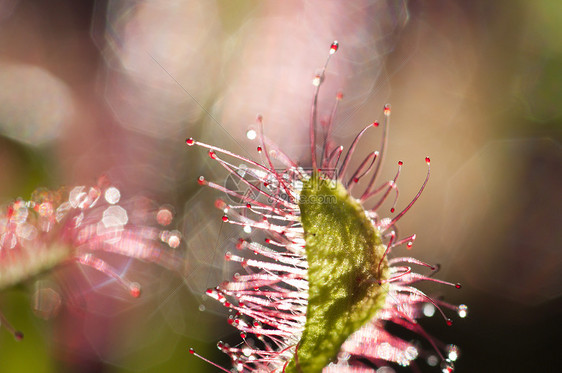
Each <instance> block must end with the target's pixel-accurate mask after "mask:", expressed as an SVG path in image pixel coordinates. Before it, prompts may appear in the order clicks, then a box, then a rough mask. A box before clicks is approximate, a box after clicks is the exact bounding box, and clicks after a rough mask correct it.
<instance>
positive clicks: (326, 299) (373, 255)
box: [186, 42, 467, 373]
mask: <svg viewBox="0 0 562 373" xmlns="http://www.w3.org/2000/svg"><path fill="white" fill-rule="evenodd" d="M337 50H338V43H337V42H334V43H333V44H332V45H331V47H330V53H329V57H328V60H327V61H326V64H325V65H324V69H323V70H322V72H321V73H320V74H318V75H317V76H315V78H314V79H313V84H314V86H315V92H314V96H313V105H312V110H311V115H310V132H309V136H310V159H311V164H310V165H309V166H306V167H305V166H304V165H302V164H299V163H298V162H296V161H294V160H292V159H290V157H288V156H287V155H285V154H284V153H283V151H282V150H281V149H279V148H278V147H277V146H276V145H275V143H274V142H273V141H271V140H270V139H268V138H267V137H266V136H265V135H264V131H263V119H262V118H261V117H258V124H259V130H258V131H254V130H250V131H249V132H248V133H247V135H248V138H250V139H252V138H255V139H257V140H258V141H259V145H258V146H257V152H258V153H259V154H260V160H259V161H254V160H252V159H248V158H245V157H242V156H240V155H237V154H235V153H232V152H230V151H228V150H224V149H221V148H218V147H215V146H213V145H208V144H205V143H202V142H199V141H197V140H195V139H193V138H188V139H187V140H186V142H187V145H189V146H193V145H197V146H199V147H202V148H205V149H207V150H208V152H209V156H210V157H211V158H212V159H214V160H215V161H217V162H218V164H219V165H221V166H222V167H224V168H225V169H226V170H227V171H228V172H229V173H230V175H231V177H236V178H238V179H239V181H240V182H241V183H243V184H244V185H245V186H247V188H248V190H249V191H251V192H252V193H250V194H243V193H240V192H239V191H236V190H231V189H229V188H227V187H225V186H222V185H220V184H218V183H215V182H212V181H208V180H206V179H205V178H204V177H200V178H199V183H200V184H201V185H207V186H210V187H212V188H215V189H217V190H219V191H221V192H223V193H225V194H227V195H228V196H229V202H228V203H227V202H226V201H222V200H219V201H218V202H217V206H218V207H219V208H220V209H222V210H223V211H224V216H223V217H222V220H223V221H224V222H228V223H230V224H234V225H238V226H240V227H241V229H243V230H244V231H246V232H250V231H252V230H259V231H262V232H263V233H264V234H265V236H266V239H265V242H256V241H252V240H246V239H240V240H239V242H238V244H237V245H236V252H227V253H226V258H225V259H226V260H227V261H231V262H236V263H239V264H240V265H241V266H242V268H243V269H244V270H245V273H243V274H241V273H237V274H235V276H234V278H233V279H232V280H231V281H226V282H223V283H222V284H220V285H218V286H217V287H215V288H212V289H209V290H208V291H207V295H208V296H210V297H212V298H214V299H216V300H218V301H219V302H220V303H222V304H223V305H224V306H225V307H227V308H229V309H230V310H231V311H232V312H233V313H232V315H231V316H230V317H229V319H228V323H229V324H230V325H232V326H234V327H235V328H237V329H238V330H239V331H240V337H241V342H240V343H238V344H236V345H229V344H227V343H223V342H219V343H218V348H219V349H220V350H221V351H223V352H224V353H226V354H228V356H229V357H230V359H231V360H232V367H233V370H235V371H239V372H254V371H255V372H307V373H308V372H374V371H375V370H376V369H377V368H378V367H381V366H384V365H385V364H387V362H392V363H396V364H398V365H401V366H408V365H410V364H411V363H412V361H413V360H415V359H416V358H417V357H418V356H423V355H425V356H430V355H431V354H430V353H428V352H427V351H425V350H424V349H423V348H421V347H420V345H419V344H417V343H415V342H412V341H406V340H403V339H402V338H400V337H399V336H397V335H393V334H392V333H391V332H389V331H388V330H387V326H388V325H389V324H395V325H398V326H399V327H401V328H403V329H406V330H409V331H410V332H414V333H415V334H417V335H419V336H420V337H421V338H422V339H425V340H426V341H428V342H429V345H431V346H432V348H431V349H432V350H434V351H435V353H436V354H437V355H438V357H439V358H440V360H441V369H442V370H443V371H444V372H452V371H453V369H454V367H453V361H454V360H455V359H456V358H457V356H458V349H457V348H456V346H454V345H447V346H446V345H444V344H443V343H441V342H439V341H437V340H435V339H434V338H432V337H430V336H429V335H428V334H427V333H426V332H425V331H424V329H423V328H422V327H421V326H420V325H419V324H418V322H417V319H418V318H420V317H421V316H423V314H424V312H423V310H424V308H426V309H427V307H430V308H433V309H435V308H436V309H437V310H438V311H439V312H440V313H441V315H442V316H443V318H444V320H445V323H446V324H448V325H451V324H452V321H451V319H449V317H448V316H446V313H445V312H444V311H443V310H445V309H449V310H453V311H457V312H458V313H459V315H460V316H461V317H464V316H466V313H467V309H466V306H464V305H460V306H454V305H451V304H448V303H445V302H443V301H441V300H437V299H433V298H431V297H430V296H428V295H426V294H425V293H423V292H422V291H421V290H419V289H418V288H417V287H416V286H415V285H416V284H417V283H419V282H421V281H431V282H435V283H440V284H445V285H450V286H453V287H456V288H460V284H452V283H448V282H445V281H441V280H438V279H435V278H433V277H432V275H433V274H434V272H436V271H437V266H433V265H431V264H428V263H424V262H422V261H420V260H417V259H415V258H412V257H405V256H399V257H393V256H392V251H393V249H395V248H396V247H398V246H402V245H405V246H406V247H407V248H408V249H409V248H411V246H412V244H413V242H414V240H415V238H416V236H415V235H410V236H407V237H399V236H398V233H397V228H396V225H397V223H398V222H399V220H400V219H401V218H402V217H403V216H404V214H406V213H407V212H408V211H410V210H411V208H412V206H413V205H414V203H415V202H416V201H417V200H418V198H420V195H421V194H422V192H423V190H424V188H425V187H426V185H427V182H428V180H429V176H430V159H429V157H426V158H425V163H426V167H427V176H426V178H425V180H424V181H423V182H422V183H421V186H420V188H419V191H418V192H417V194H416V195H415V197H414V198H413V199H412V200H411V201H410V202H409V203H408V204H407V205H406V207H405V208H403V209H402V210H401V211H395V208H396V205H397V197H398V186H397V179H398V176H399V174H400V171H401V168H402V165H403V163H402V162H401V161H400V162H398V170H397V172H396V174H395V176H394V178H393V179H392V180H389V181H379V176H380V171H381V167H382V163H383V160H384V156H385V149H386V147H387V131H388V126H389V123H390V114H391V109H390V105H385V106H384V109H383V114H384V121H383V123H382V125H379V123H378V122H374V123H372V124H369V125H368V126H366V127H365V128H363V129H362V130H361V131H360V132H359V133H358V134H357V136H356V137H355V139H354V140H353V142H352V143H351V145H350V146H349V148H348V149H347V150H346V151H344V147H343V146H340V145H336V144H334V141H333V139H332V137H331V126H332V122H333V118H334V114H335V111H336V108H337V103H338V102H339V101H340V100H341V99H342V98H343V95H342V94H341V93H338V94H337V96H336V104H335V107H334V109H333V111H332V113H331V115H330V120H329V121H328V122H327V125H319V123H318V122H319V121H318V118H317V117H318V113H317V102H318V95H319V91H320V87H321V85H322V82H323V80H324V77H325V76H324V72H325V69H326V66H327V64H328V61H329V59H330V56H331V55H333V54H334V53H335V52H336V51H337ZM375 127H382V131H383V135H382V144H381V145H380V148H379V150H376V151H372V152H370V153H368V154H367V155H366V156H365V158H364V159H362V160H361V161H360V162H359V163H358V166H357V167H351V164H352V159H353V158H354V157H355V154H356V153H355V150H356V147H357V144H358V142H359V141H360V139H361V137H362V135H363V134H364V133H365V132H366V131H368V130H370V129H373V128H375ZM240 162H242V163H241V164H239V163H240ZM235 200H238V201H240V203H236V202H233V201H235ZM387 200H392V201H389V203H392V208H391V210H390V212H391V216H384V215H383V214H382V212H381V206H382V205H383V203H384V202H385V201H387ZM424 273H425V274H424ZM191 353H192V354H195V355H197V356H199V355H198V354H196V353H195V351H193V350H191ZM431 356H432V357H433V363H432V365H436V364H437V363H438V360H437V358H436V356H434V355H431ZM199 357H201V356H199ZM201 358H203V357H201ZM203 359H204V360H206V359H205V358H203ZM207 361H208V360H207ZM428 361H429V360H428ZM212 364H214V363H212ZM430 364H431V362H430ZM215 366H217V368H219V369H222V370H224V371H227V372H228V371H229V370H226V369H225V368H222V367H219V366H218V365H216V364H215Z"/></svg>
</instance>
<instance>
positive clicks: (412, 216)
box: [0, 0, 562, 372]
mask: <svg viewBox="0 0 562 373" xmlns="http://www.w3.org/2000/svg"><path fill="white" fill-rule="evenodd" d="M561 23H562V2H560V1H556V0H550V1H549V0H539V1H533V2H529V1H523V0H515V1H511V0H510V1H507V0H498V1H493V2H491V1H486V0H473V1H462V0H454V1H451V0H437V1H429V0H427V1H424V0H421V1H408V2H405V1H390V0H389V1H382V0H379V1H357V2H353V3H348V2H332V1H328V2H324V1H305V2H301V1H287V2H276V1H272V0H268V1H257V0H256V1H249V0H247V1H235V2H230V1H219V0H217V1H117V0H113V1H111V0H106V1H81V2H75V1H70V0H48V1H43V2H34V1H23V0H20V1H18V0H5V1H1V2H0V170H1V173H0V175H1V176H0V177H1V182H0V200H1V201H2V203H4V202H6V203H7V202H9V201H11V200H13V199H14V198H16V197H18V196H21V197H24V198H28V197H29V195H30V194H31V192H32V191H33V190H34V189H36V188H37V187H39V186H46V187H50V188H57V187H58V186H60V185H90V184H92V183H94V182H95V180H96V178H97V177H98V176H99V175H101V174H107V175H108V176H109V177H110V178H111V179H112V180H113V181H114V182H115V183H116V185H118V186H119V187H120V188H121V190H122V191H123V192H124V193H126V194H128V195H137V194H139V193H142V194H143V195H147V196H149V197H150V198H152V199H155V200H157V201H158V202H159V203H167V204H170V205H172V206H174V209H175V211H176V216H177V219H176V220H177V222H176V224H177V226H178V229H180V230H181V232H182V235H183V237H184V243H183V245H182V248H181V250H184V252H185V257H186V260H187V262H188V264H187V273H186V274H185V276H183V278H182V276H179V275H175V274H167V273H166V272H165V271H161V270H158V269H154V268H152V267H151V266H150V265H146V266H147V267H143V264H142V263H140V264H138V266H139V267H138V269H137V271H138V272H137V273H143V272H145V271H146V273H148V272H150V273H152V274H153V275H154V276H153V278H154V288H155V289H156V290H154V291H153V292H152V294H149V296H148V297H147V298H146V299H145V300H142V301H140V302H138V303H136V304H134V305H130V304H129V303H127V302H124V303H123V304H120V305H118V306H115V307H116V308H115V309H116V310H118V312H117V311H115V312H114V313H113V314H111V313H109V312H108V313H107V314H105V311H104V309H103V307H101V306H100V307H99V309H96V306H95V304H93V306H92V304H91V303H90V304H89V305H88V307H82V306H76V303H77V302H78V303H80V299H79V298H80V297H78V300H77V299H75V297H74V296H69V297H68V299H66V298H65V299H64V301H65V304H66V305H65V306H64V307H63V309H62V310H61V311H60V312H59V314H58V315H56V316H55V317H53V318H52V319H50V320H42V319H41V318H38V317H37V316H36V315H34V313H33V311H32V310H33V308H34V307H33V297H32V294H33V292H34V289H36V287H37V286H38V285H37V284H36V283H34V280H35V279H32V280H30V281H29V283H26V284H22V285H21V286H19V287H17V288H14V289H9V290H6V291H3V292H2V294H1V296H0V309H1V310H2V312H3V313H4V314H5V316H6V317H7V318H8V319H9V320H10V321H11V323H12V324H14V325H15V326H16V327H17V328H18V329H21V330H23V331H24V332H25V335H26V337H25V339H24V340H23V341H21V342H16V341H14V339H13V338H12V336H11V335H9V334H8V333H7V332H6V331H5V330H3V329H0V372H74V371H76V372H132V371H139V372H157V371H158V372H161V371H164V372H216V371H218V370H217V369H216V368H214V367H212V366H210V365H208V364H206V363H204V362H203V361H201V360H199V359H196V358H194V357H193V356H191V355H190V354H189V353H188V348H189V347H194V348H195V349H196V350H197V351H198V352H199V353H200V354H202V355H204V356H206V357H209V358H210V359H212V360H213V361H216V362H218V363H219V364H221V365H222V366H228V364H229V362H228V359H227V358H226V357H225V356H223V355H222V354H221V353H220V352H219V351H218V350H217V349H216V347H215V346H216V342H217V340H218V339H221V338H226V339H228V338H233V337H232V335H233V334H235V333H234V330H233V329H230V328H229V327H228V325H227V323H226V320H225V319H224V316H225V313H224V312H223V311H221V310H220V308H219V307H215V306H214V305H213V304H212V302H207V301H206V300H205V299H204V298H202V295H201V294H203V292H204V290H205V289H206V288H207V287H211V286H214V285H215V284H218V283H219V282H220V281H221V280H222V279H225V278H227V277H228V276H229V272H228V268H225V267H224V265H223V264H222V257H223V254H224V252H225V251H226V250H227V249H228V247H229V244H230V242H231V241H232V238H233V237H235V234H236V233H235V231H234V230H231V231H226V230H225V231H221V232H220V233H217V232H219V230H220V229H221V228H220V222H219V219H220V212H219V211H215V210H214V209H213V206H212V204H213V199H214V198H215V197H216V194H215V193H213V192H212V191H210V190H203V191H202V190H200V189H199V188H198V187H197V183H196V180H197V177H198V176H199V175H205V176H206V177H207V178H213V177H215V180H220V178H221V177H224V174H221V173H220V170H218V165H216V164H215V163H211V162H209V160H208V159H207V157H206V155H205V154H203V153H204V152H198V151H193V150H187V149H186V148H185V144H184V139H185V138H186V137H189V136H193V137H197V138H201V139H203V140H204V141H206V142H208V143H209V142H210V143H214V144H217V145H219V146H223V147H227V148H229V149H232V150H234V151H237V152H239V153H240V154H242V155H247V154H249V153H250V150H249V149H252V151H253V149H254V148H255V145H254V144H252V143H250V142H249V141H248V140H247V139H245V138H244V133H245V131H246V129H247V128H249V126H251V125H252V124H253V121H254V118H255V115H256V114H257V113H258V112H260V113H262V114H264V118H265V120H266V132H267V133H268V135H269V136H270V137H271V138H273V139H274V140H275V141H276V142H278V143H279V144H280V145H281V147H282V148H283V149H286V150H287V152H289V153H290V154H291V155H293V156H295V157H296V158H299V159H300V158H302V157H303V154H305V150H304V149H306V146H307V140H306V131H307V129H306V122H307V115H308V114H307V111H308V109H309V107H310V102H311V87H310V78H311V77H312V76H313V74H314V71H315V70H316V69H317V68H318V67H321V66H322V64H323V63H324V60H325V58H326V54H327V50H328V48H329V45H330V43H331V41H332V40H334V39H337V40H338V41H339V42H340V46H341V49H340V51H339V52H338V54H337V55H336V56H334V58H333V61H332V62H331V65H330V67H329V69H328V74H327V82H326V88H325V92H327V93H326V96H325V97H321V98H322V101H321V103H320V110H321V111H322V110H324V111H326V110H328V108H329V107H330V105H331V102H332V100H333V99H332V97H334V94H335V92H336V90H338V89H342V90H343V92H344V95H345V98H344V102H343V104H342V105H343V106H342V110H341V111H340V114H339V116H338V117H337V119H336V127H335V135H336V136H337V137H338V138H339V139H341V141H342V142H343V143H345V144H348V143H349V142H350V141H351V140H352V139H353V136H354V134H355V133H356V132H357V131H358V130H359V129H360V128H362V127H363V126H364V124H365V123H368V122H370V121H372V120H373V119H377V118H380V114H381V113H380V112H381V110H380V109H381V108H382V105H383V104H384V103H386V102H391V103H392V107H393V124H392V129H391V131H390V132H391V135H390V140H389V149H390V150H389V154H388V156H387V160H388V162H389V165H388V166H387V170H386V172H387V173H388V175H391V174H392V173H393V172H394V170H393V167H394V164H395V163H394V162H395V161H396V160H398V159H402V160H404V162H405V164H406V165H407V166H408V167H407V168H406V169H405V171H404V173H403V175H402V176H401V178H402V180H401V183H400V188H401V203H402V206H404V205H405V204H406V203H407V201H408V200H409V198H411V197H409V196H413V195H414V194H415V192H416V191H417V189H418V188H419V185H420V183H421V180H423V175H424V173H425V168H424V166H423V163H422V161H423V157H424V156H425V155H426V153H429V154H430V155H431V159H432V172H433V174H432V178H431V181H430V184H429V186H428V189H427V190H426V191H425V192H424V195H423V197H422V199H421V200H420V201H419V202H418V203H417V204H416V206H415V208H414V209H413V210H412V212H411V213H409V214H408V215H407V216H406V217H405V218H404V219H403V222H402V225H401V226H400V227H401V232H402V234H406V233H408V232H416V233H417V237H418V239H417V241H416V245H415V246H414V248H415V250H414V251H413V252H412V255H413V256H415V257H418V258H421V259H424V260H427V261H429V262H439V263H441V264H442V268H443V269H442V271H441V273H440V278H443V279H445V280H448V281H452V282H461V283H463V285H464V286H463V289H462V290H460V291H452V290H450V289H442V288H439V287H436V286H434V285H432V286H430V287H428V288H427V290H428V291H429V292H431V293H435V292H437V293H438V294H441V295H444V296H445V298H446V299H447V300H448V301H450V302H452V303H455V304H458V303H466V304H467V305H468V306H469V309H470V313H469V317H468V318H467V319H464V320H459V321H458V322H455V324H454V325H453V326H452V327H450V328H448V327H446V326H445V323H444V322H442V321H441V320H438V319H437V318H436V317H434V318H433V319H430V320H425V321H422V323H423V325H424V326H425V327H427V329H428V330H429V332H430V334H433V335H434V336H436V337H437V338H438V339H440V340H443V341H445V342H446V343H455V344H456V345H458V346H459V347H460V348H461V352H462V355H461V358H460V360H459V362H458V363H457V371H458V372H555V371H558V369H559V366H560V365H559V363H560V362H561V361H560V358H559V353H558V347H559V345H560V343H558V342H556V341H558V340H559V336H560V332H562V330H561V327H560V325H561V323H560V321H559V320H560V318H561V317H562V312H561V311H562V302H561V298H560V295H561V291H562V275H561V273H562V272H561V271H560V268H561V266H562V237H561V236H562V233H561V231H562V230H561V229H560V227H561V226H562V217H561V213H560V212H561V211H562V198H560V190H562V176H561V175H562V151H561V147H560V139H561V137H562V28H560V24H561ZM328 96H329V97H328ZM371 140H372V141H371ZM378 143H379V142H378V137H377V135H373V137H372V138H369V141H367V144H364V146H365V147H364V148H363V149H362V151H365V152H366V151H367V150H368V149H371V148H372V147H373V146H372V144H378ZM375 146H376V145H375ZM251 154H253V153H251ZM303 161H306V159H304V160H303ZM207 222H208V223H207ZM217 236H218V238H217ZM159 271H160V272H159ZM76 272H78V273H80V269H76V268H63V269H62V270H60V271H58V272H57V273H55V274H50V275H49V276H47V279H48V280H53V281H60V283H62V284H64V283H65V276H76ZM68 273H70V275H68ZM84 276H86V277H87V273H86V275H84ZM66 278H67V280H66V281H68V277H66ZM40 280H41V281H46V280H45V279H44V278H42V279H40ZM71 281H72V280H71ZM424 289H425V288H424ZM63 292H64V290H63ZM88 299H89V302H95V299H96V298H92V299H94V300H92V299H90V298H88ZM103 302H104V301H103V298H102V300H100V304H105V303H103ZM92 307H93V309H94V310H93V311H92V309H91V308H92ZM233 340H236V338H235V337H234V339H233ZM419 368H420V370H421V371H423V372H425V371H428V372H430V371H437V368H431V367H427V366H426V364H425V363H424V362H421V363H420V366H419ZM396 371H402V370H400V368H396Z"/></svg>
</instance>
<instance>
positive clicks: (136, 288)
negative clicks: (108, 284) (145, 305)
mask: <svg viewBox="0 0 562 373" xmlns="http://www.w3.org/2000/svg"><path fill="white" fill-rule="evenodd" d="M129 293H130V294H131V296H132V297H133V298H138V297H140V295H141V288H140V285H139V284H137V283H134V284H131V287H130V289H129Z"/></svg>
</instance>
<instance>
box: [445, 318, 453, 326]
mask: <svg viewBox="0 0 562 373" xmlns="http://www.w3.org/2000/svg"><path fill="white" fill-rule="evenodd" d="M445 321H446V322H447V325H448V326H451V325H453V320H451V319H447V320H445Z"/></svg>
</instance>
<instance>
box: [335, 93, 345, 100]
mask: <svg viewBox="0 0 562 373" xmlns="http://www.w3.org/2000/svg"><path fill="white" fill-rule="evenodd" d="M336 100H340V101H341V100H343V92H338V93H337V94H336Z"/></svg>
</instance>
